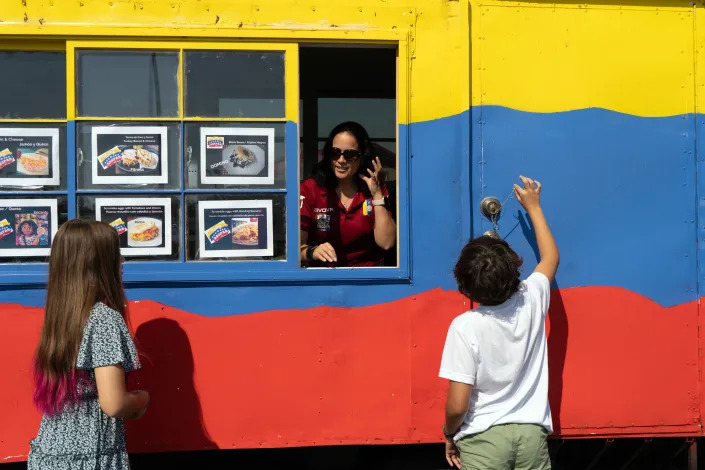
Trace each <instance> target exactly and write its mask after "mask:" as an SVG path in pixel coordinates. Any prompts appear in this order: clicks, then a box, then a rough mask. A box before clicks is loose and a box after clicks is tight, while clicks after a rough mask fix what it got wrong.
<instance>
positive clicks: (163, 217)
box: [95, 198, 172, 256]
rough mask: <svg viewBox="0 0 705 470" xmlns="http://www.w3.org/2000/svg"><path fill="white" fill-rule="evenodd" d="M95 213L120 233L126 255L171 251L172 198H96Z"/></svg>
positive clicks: (147, 254) (123, 252)
mask: <svg viewBox="0 0 705 470" xmlns="http://www.w3.org/2000/svg"><path fill="white" fill-rule="evenodd" d="M95 216H96V220H101V221H103V222H106V223H108V224H109V225H110V226H111V227H113V228H114V229H115V231H116V232H117V233H118V236H119V238H120V252H121V253H122V254H123V255H124V256H150V255H170V254H171V251H172V248H171V199H169V198H96V200H95Z"/></svg>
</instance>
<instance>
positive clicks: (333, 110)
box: [318, 98, 397, 139]
mask: <svg viewBox="0 0 705 470" xmlns="http://www.w3.org/2000/svg"><path fill="white" fill-rule="evenodd" d="M343 121H356V122H359V123H360V124H362V125H363V126H364V127H365V129H366V130H367V133H368V134H369V135H370V138H372V139H375V138H394V136H396V135H397V132H396V122H397V117H396V100H394V99H387V98H319V99H318V136H319V137H320V138H327V137H328V134H329V133H330V131H331V130H333V128H334V127H335V126H337V125H338V124H340V123H341V122H343Z"/></svg>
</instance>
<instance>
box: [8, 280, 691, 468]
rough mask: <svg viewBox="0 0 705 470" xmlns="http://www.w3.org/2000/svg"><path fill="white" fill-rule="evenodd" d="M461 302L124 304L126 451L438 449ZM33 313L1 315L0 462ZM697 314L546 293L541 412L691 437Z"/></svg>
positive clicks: (18, 411) (594, 429) (591, 431)
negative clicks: (444, 360) (129, 345)
mask: <svg viewBox="0 0 705 470" xmlns="http://www.w3.org/2000/svg"><path fill="white" fill-rule="evenodd" d="M466 308H467V303H466V299H464V298H463V297H462V296H460V295H459V294H458V293H457V292H448V291H442V290H440V289H435V290H432V291H429V292H426V293H424V294H421V295H418V296H414V297H409V298H405V299H401V300H398V301H394V302H391V303H388V304H381V305H375V306H370V307H360V308H332V307H318V308H312V309H306V310H290V311H289V310H282V311H271V312H263V313H257V314H251V315H238V316H231V317H203V316H199V315H193V314H190V313H188V312H184V311H181V310H178V309H175V308H171V307H166V306H162V305H160V304H157V303H154V302H151V301H140V302H132V303H131V315H132V324H133V327H134V329H135V333H136V337H137V341H138V346H139V348H140V349H141V351H142V353H143V354H144V356H145V357H144V358H143V362H144V368H143V370H142V371H140V372H138V373H135V374H133V375H132V376H131V378H130V382H131V386H133V387H139V388H146V389H148V390H150V392H151V393H152V404H151V405H150V409H149V411H148V412H147V414H146V416H145V417H144V418H143V419H142V420H141V421H139V422H136V423H130V425H129V431H128V432H129V436H128V440H129V448H130V450H131V451H133V452H155V451H167V450H188V449H200V448H211V447H219V448H245V447H285V446H302V445H328V444H375V443H380V444H381V443H414V442H438V441H439V434H440V432H439V429H440V423H441V422H442V419H443V404H444V400H445V388H446V386H447V384H446V383H445V381H443V380H441V379H438V378H437V372H438V365H439V362H440V355H441V351H442V348H443V342H444V339H445V333H446V331H447V327H448V325H449V323H450V321H451V320H452V318H454V317H455V316H456V315H458V314H460V313H462V312H463V311H464V310H465V309H466ZM40 324H41V309H38V308H28V307H22V306H18V305H10V304H5V305H2V307H0V327H1V328H0V357H4V358H5V364H4V365H3V382H4V383H3V384H2V385H3V386H1V387H0V416H2V417H3V421H4V422H5V423H13V424H12V425H11V426H7V425H6V426H2V427H0V459H3V458H5V459H7V458H8V457H10V459H7V460H6V461H9V460H14V459H22V458H23V457H24V456H26V453H27V451H28V442H29V440H30V439H31V438H32V437H33V436H34V434H35V433H36V431H37V426H38V422H39V415H38V414H37V413H36V411H34V410H33V408H32V404H31V382H30V363H31V357H32V352H33V349H34V347H35V345H36V341H37V338H38V333H39V328H40ZM697 326H698V310H697V303H696V302H692V303H689V304H684V305H680V306H676V307H671V308H664V307H661V306H659V305H658V304H656V303H654V302H651V301H650V300H648V299H646V298H644V297H642V296H640V295H638V294H634V293H632V292H630V291H627V290H624V289H621V288H611V287H584V288H571V289H562V290H561V291H560V292H557V291H554V293H553V299H552V306H551V313H550V333H549V355H550V373H551V390H550V395H551V404H552V409H553V412H554V420H555V421H556V427H557V428H558V429H560V431H561V433H562V434H563V435H565V436H567V437H569V436H590V435H593V436H598V435H605V436H606V435H621V434H627V435H628V434H639V435H659V434H664V435H668V434H674V435H675V434H689V435H695V434H699V432H700V431H699V430H700V427H699V421H700V407H701V402H700V395H699V393H700V392H699V386H700V383H699V377H700V376H699V368H698V334H697V333H698V332H697Z"/></svg>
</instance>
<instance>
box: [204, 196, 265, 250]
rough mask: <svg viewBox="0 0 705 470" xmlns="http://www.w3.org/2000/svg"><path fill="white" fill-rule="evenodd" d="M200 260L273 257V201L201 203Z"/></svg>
mask: <svg viewBox="0 0 705 470" xmlns="http://www.w3.org/2000/svg"><path fill="white" fill-rule="evenodd" d="M198 214H199V218H198V222H199V231H200V233H201V236H200V243H199V258H238V257H249V256H274V246H273V243H272V236H273V235H272V228H273V227H272V201H271V200H251V201H199V202H198Z"/></svg>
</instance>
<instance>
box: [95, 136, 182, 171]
mask: <svg viewBox="0 0 705 470" xmlns="http://www.w3.org/2000/svg"><path fill="white" fill-rule="evenodd" d="M91 132H92V134H93V137H92V140H93V142H92V145H93V155H94V158H95V162H94V167H93V168H94V171H93V182H94V183H96V184H103V183H122V184H132V183H166V182H167V181H168V173H167V168H166V128H159V127H157V128H151V127H145V128H137V127H135V128H130V127H96V128H93V129H92V131H91Z"/></svg>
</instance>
